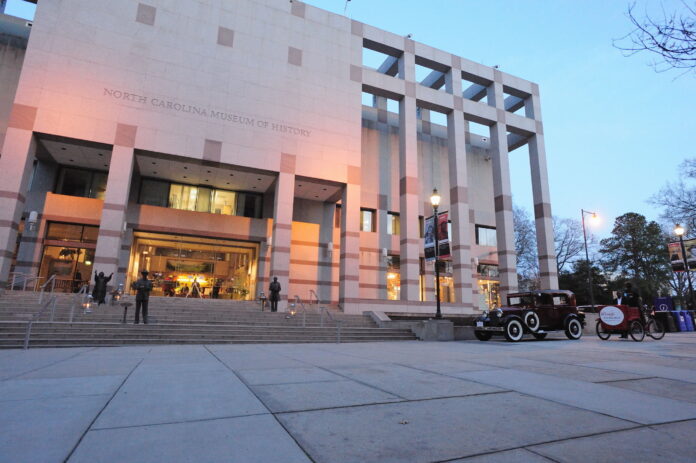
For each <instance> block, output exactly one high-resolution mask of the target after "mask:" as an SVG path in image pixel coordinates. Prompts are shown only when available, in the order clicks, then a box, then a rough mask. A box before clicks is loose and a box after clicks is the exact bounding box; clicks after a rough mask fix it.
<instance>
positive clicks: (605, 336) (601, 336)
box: [595, 320, 611, 341]
mask: <svg viewBox="0 0 696 463" xmlns="http://www.w3.org/2000/svg"><path fill="white" fill-rule="evenodd" d="M595 329H596V330H597V337H598V338H599V339H601V340H602V341H606V340H607V339H609V338H610V337H611V333H607V332H606V331H604V327H603V326H602V322H601V321H600V320H597V326H596V328H595Z"/></svg>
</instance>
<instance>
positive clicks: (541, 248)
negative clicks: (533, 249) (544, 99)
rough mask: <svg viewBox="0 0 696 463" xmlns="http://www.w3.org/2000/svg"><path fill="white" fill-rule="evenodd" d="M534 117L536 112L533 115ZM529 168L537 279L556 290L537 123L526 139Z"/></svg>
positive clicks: (548, 201) (541, 141) (543, 156)
mask: <svg viewBox="0 0 696 463" xmlns="http://www.w3.org/2000/svg"><path fill="white" fill-rule="evenodd" d="M536 113H537V114H538V113H539V112H538V111H536ZM529 164H530V167H531V173H532V194H533V196H534V219H535V225H536V237H537V252H538V253H539V276H540V278H541V287H542V289H557V288H558V268H557V264H556V250H555V244H554V235H553V216H552V215H551V195H550V193H549V179H548V174H547V171H546V149H545V147H544V135H543V129H542V128H541V122H538V123H537V133H536V134H534V135H533V136H532V137H531V138H530V139H529Z"/></svg>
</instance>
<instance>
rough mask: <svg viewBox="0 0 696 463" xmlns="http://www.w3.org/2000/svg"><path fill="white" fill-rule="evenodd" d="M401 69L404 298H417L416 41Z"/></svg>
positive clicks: (407, 46)
mask: <svg viewBox="0 0 696 463" xmlns="http://www.w3.org/2000/svg"><path fill="white" fill-rule="evenodd" d="M404 50H405V52H404V55H403V56H402V57H401V59H400V60H399V69H400V73H401V75H402V76H403V77H404V80H405V81H406V82H405V85H406V94H405V95H404V97H403V98H402V99H401V100H400V101H399V214H400V220H401V239H400V253H399V254H400V260H401V300H403V301H418V300H419V299H420V298H419V294H418V276H419V275H418V273H419V272H418V257H419V250H420V239H419V230H418V198H419V193H420V188H419V181H418V121H417V116H416V84H415V75H416V61H415V60H416V56H415V54H414V43H413V41H412V40H410V39H405V44H404Z"/></svg>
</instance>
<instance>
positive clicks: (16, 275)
mask: <svg viewBox="0 0 696 463" xmlns="http://www.w3.org/2000/svg"><path fill="white" fill-rule="evenodd" d="M43 278H44V277H40V276H37V275H31V274H29V273H22V272H12V283H10V291H14V289H15V287H16V286H17V285H18V282H17V280H19V283H22V291H26V290H27V283H29V282H30V281H34V282H35V283H34V285H33V286H32V291H36V284H37V283H38V282H39V281H41V280H43Z"/></svg>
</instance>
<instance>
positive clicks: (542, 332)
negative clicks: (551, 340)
mask: <svg viewBox="0 0 696 463" xmlns="http://www.w3.org/2000/svg"><path fill="white" fill-rule="evenodd" d="M584 326H585V314H584V313H583V312H582V311H578V309H577V307H576V306H575V294H573V293H572V292H571V291H564V290H558V289H553V290H539V291H526V292H520V293H511V294H508V297H507V305H506V306H504V307H501V308H498V309H494V310H491V311H489V312H488V311H487V312H484V314H483V315H482V316H481V317H479V318H477V319H476V321H475V326H474V334H475V335H476V338H477V339H479V340H480V341H488V340H489V339H491V337H492V336H493V335H494V334H502V335H503V336H505V339H507V340H508V341H512V342H517V341H520V340H521V339H522V336H524V334H525V333H530V334H532V335H534V337H535V338H536V339H544V338H545V337H546V335H547V334H548V332H549V331H560V330H564V331H565V334H566V336H567V337H568V339H580V338H581V337H582V328H583V327H584Z"/></svg>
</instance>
